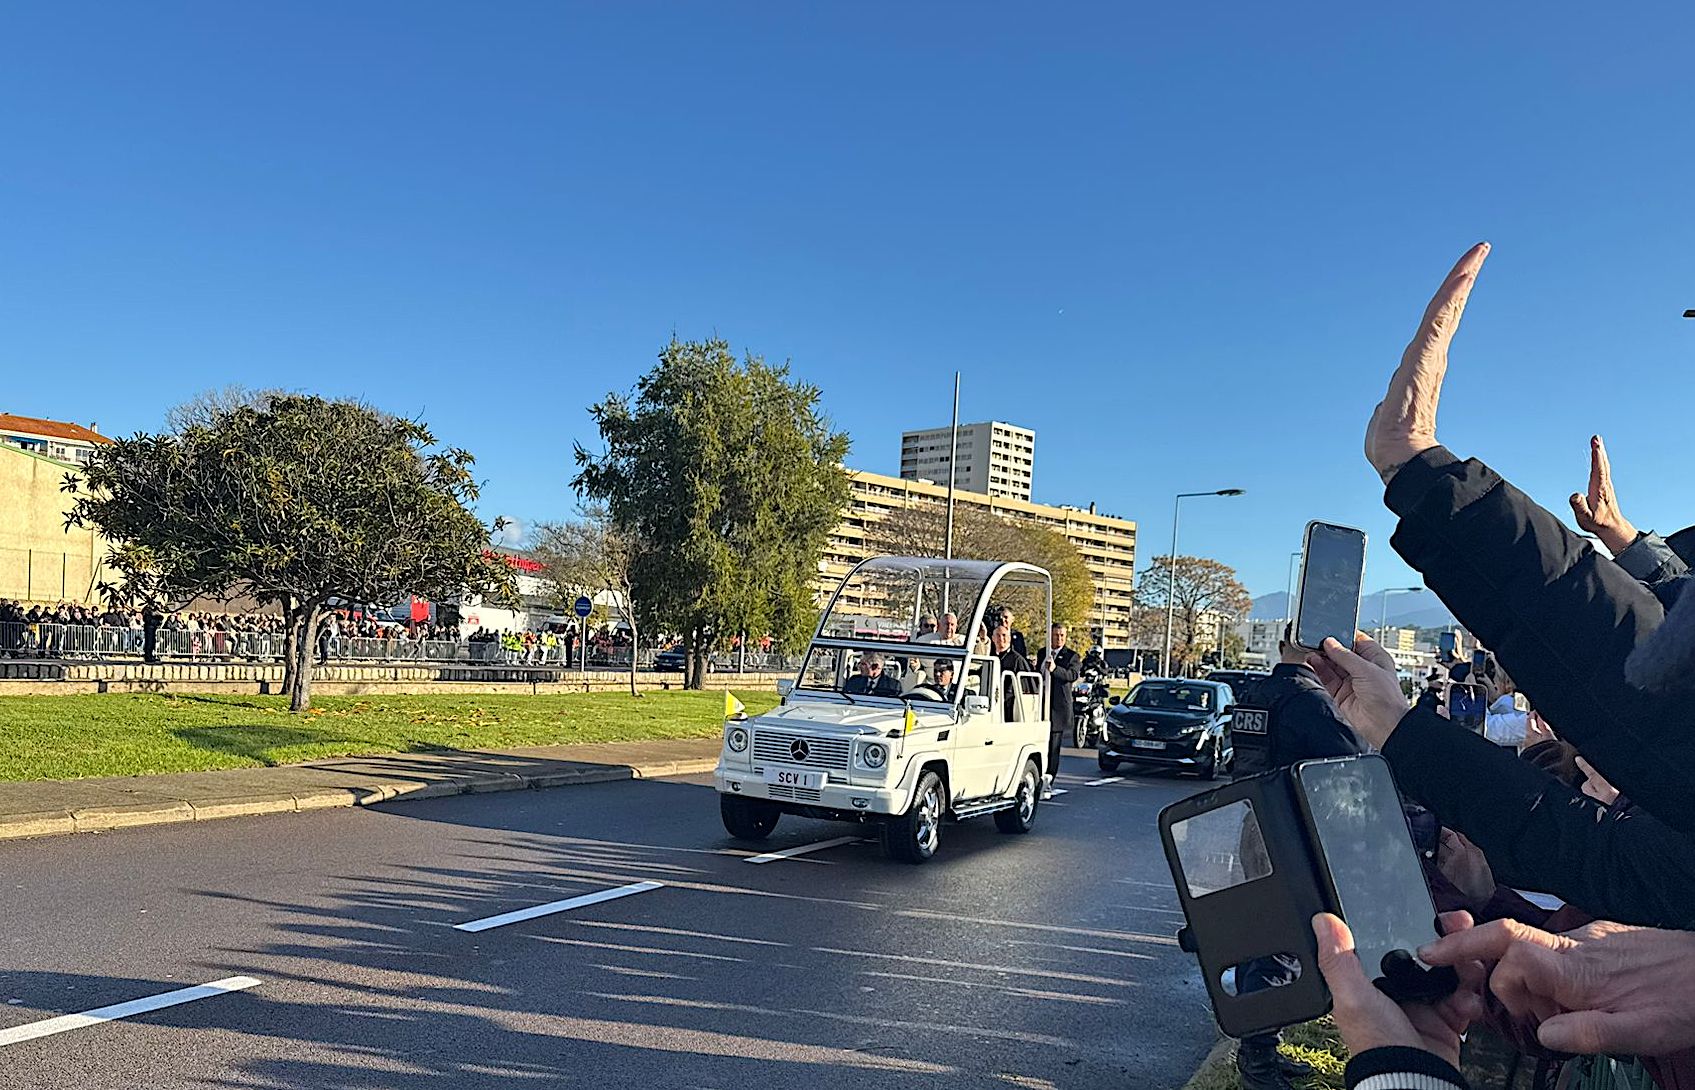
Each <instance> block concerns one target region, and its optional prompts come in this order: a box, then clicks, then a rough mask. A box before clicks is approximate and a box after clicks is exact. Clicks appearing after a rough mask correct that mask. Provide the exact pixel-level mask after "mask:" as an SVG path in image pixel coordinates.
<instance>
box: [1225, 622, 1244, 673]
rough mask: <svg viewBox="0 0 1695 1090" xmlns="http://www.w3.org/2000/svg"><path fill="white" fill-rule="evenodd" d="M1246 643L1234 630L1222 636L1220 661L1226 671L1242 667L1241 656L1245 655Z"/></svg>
mask: <svg viewBox="0 0 1695 1090" xmlns="http://www.w3.org/2000/svg"><path fill="white" fill-rule="evenodd" d="M1247 651H1248V641H1247V640H1244V639H1243V638H1242V634H1241V633H1240V632H1237V631H1236V630H1235V629H1234V628H1232V629H1231V630H1230V631H1228V632H1226V633H1225V634H1224V647H1223V655H1222V661H1223V663H1224V666H1225V668H1226V669H1231V670H1234V669H1237V668H1238V667H1240V666H1241V665H1242V656H1243V655H1245V654H1247Z"/></svg>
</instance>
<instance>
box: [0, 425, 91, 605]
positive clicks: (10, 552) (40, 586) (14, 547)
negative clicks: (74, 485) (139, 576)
mask: <svg viewBox="0 0 1695 1090" xmlns="http://www.w3.org/2000/svg"><path fill="white" fill-rule="evenodd" d="M70 469H71V467H70V466H68V465H66V464H65V463H63V462H56V461H53V460H51V459H48V458H43V457H41V456H39V455H36V454H30V453H28V452H27V451H23V450H19V449H18V448H16V447H13V446H7V445H4V444H0V598H11V599H15V600H18V601H23V602H40V603H42V604H47V605H51V604H56V603H58V602H60V601H65V602H81V603H83V604H86V605H98V604H99V592H98V591H97V590H96V589H95V584H96V583H98V582H99V581H100V580H101V579H104V578H109V576H108V575H107V574H106V569H105V565H104V564H103V563H102V561H103V560H104V558H105V556H106V543H105V541H104V539H102V538H101V537H100V536H99V535H98V534H96V533H94V531H92V530H85V529H78V528H76V527H72V528H71V529H70V530H69V531H67V530H66V529H65V511H66V509H67V508H68V507H69V506H70V496H68V495H67V494H66V493H64V492H62V491H60V488H61V486H62V485H63V484H64V481H65V474H66V473H67V472H69V471H70Z"/></svg>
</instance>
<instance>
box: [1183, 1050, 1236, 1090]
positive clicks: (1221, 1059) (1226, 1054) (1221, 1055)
mask: <svg viewBox="0 0 1695 1090" xmlns="http://www.w3.org/2000/svg"><path fill="white" fill-rule="evenodd" d="M1235 1048H1236V1041H1235V1040H1234V1039H1233V1038H1230V1037H1220V1038H1219V1039H1218V1043H1217V1044H1215V1045H1213V1046H1212V1049H1211V1050H1210V1051H1208V1052H1207V1054H1206V1059H1204V1060H1202V1061H1201V1066H1199V1067H1197V1068H1195V1073H1194V1074H1193V1075H1190V1076H1189V1081H1188V1082H1186V1083H1184V1084H1183V1087H1182V1090H1191V1088H1192V1087H1195V1086H1198V1085H1200V1081H1201V1079H1202V1078H1203V1077H1205V1076H1206V1075H1207V1074H1208V1073H1210V1072H1211V1071H1212V1070H1213V1069H1214V1068H1218V1067H1223V1066H1224V1065H1225V1064H1228V1063H1229V1062H1230V1059H1231V1056H1232V1054H1233V1053H1234V1051H1235Z"/></svg>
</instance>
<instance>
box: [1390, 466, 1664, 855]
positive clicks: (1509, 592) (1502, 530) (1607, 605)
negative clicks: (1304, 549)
mask: <svg viewBox="0 0 1695 1090" xmlns="http://www.w3.org/2000/svg"><path fill="white" fill-rule="evenodd" d="M1386 502H1387V503H1388V505H1389V507H1390V509H1391V510H1393V511H1394V512H1395V513H1396V514H1397V515H1399V516H1400V518H1401V522H1400V526H1399V528H1398V529H1397V530H1396V531H1395V536H1394V538H1393V539H1392V541H1391V544H1392V545H1393V546H1394V548H1395V551H1396V552H1398V553H1400V554H1401V556H1402V557H1403V558H1404V559H1405V560H1406V562H1407V563H1408V564H1410V565H1411V566H1412V567H1413V568H1415V569H1417V570H1418V571H1419V572H1421V573H1423V575H1424V579H1425V583H1426V585H1427V586H1429V587H1430V589H1432V590H1434V591H1435V592H1436V593H1437V595H1439V596H1440V597H1441V599H1442V601H1443V602H1444V603H1446V604H1447V606H1448V608H1449V609H1451V610H1453V612H1454V615H1455V616H1456V617H1458V618H1459V619H1460V621H1461V622H1462V623H1464V625H1465V626H1466V627H1467V628H1469V629H1470V630H1471V631H1472V632H1474V633H1476V634H1477V637H1478V638H1479V639H1480V640H1482V641H1483V643H1484V645H1485V646H1487V647H1489V648H1491V649H1493V651H1494V652H1495V656H1496V657H1497V658H1498V659H1500V661H1501V663H1502V665H1504V666H1505V667H1506V668H1507V672H1508V673H1509V674H1511V675H1512V676H1513V679H1514V680H1515V681H1517V682H1518V685H1519V687H1520V688H1521V689H1523V690H1524V692H1525V693H1526V694H1527V695H1528V696H1529V697H1530V699H1531V702H1532V703H1533V704H1535V706H1536V709H1537V710H1538V711H1539V712H1541V713H1542V714H1543V715H1544V716H1546V718H1547V720H1548V722H1549V723H1550V724H1551V725H1552V726H1553V727H1554V729H1555V730H1557V731H1559V733H1560V736H1561V737H1563V738H1565V739H1566V740H1568V741H1570V742H1571V743H1572V744H1573V745H1575V746H1576V747H1577V748H1578V749H1579V750H1580V751H1582V753H1583V755H1584V756H1585V757H1586V758H1587V759H1588V760H1589V762H1590V763H1591V764H1593V765H1594V766H1595V767H1596V768H1597V769H1598V770H1599V771H1600V772H1601V773H1602V774H1603V775H1604V776H1606V777H1607V779H1609V780H1611V781H1612V782H1613V783H1614V784H1615V785H1616V786H1617V787H1618V789H1619V790H1620V791H1622V792H1624V793H1625V794H1627V795H1629V796H1631V798H1633V799H1635V800H1636V801H1637V802H1638V803H1640V804H1641V805H1642V806H1643V807H1645V808H1646V809H1648V810H1649V811H1651V812H1653V813H1654V814H1655V815H1656V816H1657V817H1659V818H1660V819H1661V820H1662V821H1664V822H1666V823H1667V824H1668V825H1671V826H1672V827H1674V828H1676V829H1678V830H1679V831H1681V832H1683V833H1685V834H1695V791H1690V790H1689V789H1688V786H1687V782H1686V776H1687V770H1688V769H1689V768H1690V767H1692V765H1695V723H1691V722H1690V720H1691V718H1692V716H1691V705H1690V703H1689V701H1688V698H1687V697H1683V696H1667V695H1664V694H1657V693H1649V692H1644V691H1643V690H1640V689H1636V688H1633V687H1632V686H1631V685H1629V684H1628V683H1627V682H1626V681H1625V677H1624V661H1625V659H1626V658H1627V657H1628V656H1629V655H1630V652H1631V651H1632V650H1633V649H1634V648H1635V647H1636V646H1637V645H1638V644H1640V643H1642V642H1643V641H1644V640H1645V639H1646V638H1647V637H1648V635H1649V634H1650V633H1651V632H1652V631H1653V630H1654V629H1655V627H1657V626H1658V625H1659V623H1660V622H1661V621H1662V620H1663V619H1664V618H1665V610H1664V609H1663V607H1662V606H1661V605H1660V602H1659V600H1658V599H1656V598H1655V597H1654V595H1653V594H1652V593H1651V592H1649V591H1648V589H1647V588H1645V587H1643V586H1642V584H1640V583H1638V582H1637V581H1636V580H1635V579H1633V578H1631V577H1630V574H1629V573H1628V572H1626V571H1625V570H1624V569H1623V568H1621V567H1619V566H1618V565H1617V564H1614V563H1613V562H1612V561H1610V560H1607V559H1605V558H1604V557H1602V556H1601V555H1600V554H1599V553H1597V552H1596V551H1595V550H1594V549H1593V548H1591V547H1590V546H1589V544H1588V542H1586V541H1584V540H1583V539H1582V538H1580V537H1578V536H1577V535H1576V534H1574V533H1572V532H1571V531H1569V530H1567V529H1566V528H1565V526H1564V525H1562V524H1561V523H1560V521H1559V520H1558V519H1556V518H1555V517H1554V516H1553V515H1551V514H1549V513H1548V512H1547V511H1545V510H1543V509H1542V508H1541V507H1539V506H1537V505H1536V503H1535V502H1533V501H1532V500H1531V499H1530V497H1528V496H1526V495H1525V494H1524V493H1522V492H1520V491H1519V490H1518V489H1516V488H1514V487H1513V486H1512V485H1510V484H1508V483H1507V482H1506V481H1504V480H1502V479H1501V477H1500V476H1499V475H1497V474H1496V473H1495V472H1494V471H1493V470H1491V469H1490V468H1489V467H1488V466H1486V465H1484V464H1483V463H1481V462H1478V461H1475V460H1472V461H1466V462H1461V461H1459V460H1458V459H1456V458H1455V457H1454V456H1453V455H1452V454H1450V453H1449V452H1448V451H1447V450H1445V449H1443V448H1441V447H1437V448H1435V449H1434V450H1430V451H1426V452H1425V453H1423V454H1421V455H1419V456H1418V457H1417V458H1414V459H1413V460H1412V461H1410V462H1408V463H1407V464H1406V465H1405V466H1403V467H1402V468H1401V471H1400V472H1399V473H1397V474H1396V475H1395V477H1394V478H1393V479H1392V480H1391V481H1390V482H1389V490H1388V493H1387V496H1386Z"/></svg>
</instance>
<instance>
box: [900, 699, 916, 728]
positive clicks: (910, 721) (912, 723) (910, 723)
mask: <svg viewBox="0 0 1695 1090" xmlns="http://www.w3.org/2000/svg"><path fill="white" fill-rule="evenodd" d="M917 726H918V717H917V716H916V715H914V714H912V705H911V704H908V705H907V706H906V720H905V722H904V723H903V724H902V732H903V733H905V734H911V733H912V732H913V730H914V729H916V728H917Z"/></svg>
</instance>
